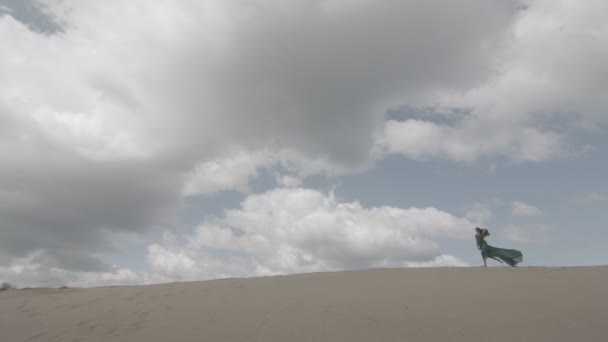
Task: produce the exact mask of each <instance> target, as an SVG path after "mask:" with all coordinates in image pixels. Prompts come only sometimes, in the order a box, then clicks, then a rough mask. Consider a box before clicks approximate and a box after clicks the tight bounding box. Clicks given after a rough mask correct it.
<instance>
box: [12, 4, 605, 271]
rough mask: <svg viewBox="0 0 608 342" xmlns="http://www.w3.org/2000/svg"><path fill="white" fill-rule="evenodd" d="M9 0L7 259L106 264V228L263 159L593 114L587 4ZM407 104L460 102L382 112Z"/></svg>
mask: <svg viewBox="0 0 608 342" xmlns="http://www.w3.org/2000/svg"><path fill="white" fill-rule="evenodd" d="M19 3H24V2H11V5H10V6H9V5H7V6H9V8H10V9H11V11H12V13H11V14H4V15H1V16H0V39H1V40H2V42H3V44H4V45H6V46H9V47H10V48H9V49H5V50H3V53H2V57H1V58H0V74H2V80H1V81H0V165H2V168H0V204H2V205H1V206H0V250H2V255H3V257H4V259H5V260H7V261H4V262H3V264H10V263H11V262H12V260H13V259H15V260H16V259H19V260H21V258H27V257H28V255H31V253H33V252H36V251H40V250H43V251H44V258H39V262H43V263H45V267H48V268H53V267H55V268H57V267H59V268H66V269H69V271H70V272H71V271H74V272H77V271H83V272H103V270H104V269H105V270H107V269H111V267H112V266H110V265H107V264H106V263H104V262H103V260H101V259H100V258H98V257H97V255H99V254H100V253H107V252H111V251H113V250H116V248H117V247H116V239H117V235H116V234H122V233H124V232H127V233H131V232H134V233H142V232H146V231H149V230H150V229H151V228H152V227H158V226H161V227H170V226H173V225H174V224H175V222H174V221H175V217H174V216H175V215H176V212H177V210H178V208H179V205H180V201H182V199H183V198H182V197H183V196H184V195H193V194H212V193H214V192H217V191H222V190H230V189H232V190H234V189H236V190H238V191H243V192H245V193H247V192H248V191H249V188H248V179H250V178H251V177H255V175H256V174H257V172H258V170H260V168H265V167H275V168H278V169H280V173H281V174H283V171H285V172H284V173H285V174H288V175H291V176H293V177H297V178H300V179H303V178H305V177H307V176H310V175H313V174H319V173H328V174H330V173H334V174H340V173H346V172H356V171H361V170H364V169H366V168H368V167H370V166H371V165H373V162H374V161H375V159H374V158H375V157H377V156H376V155H374V151H378V150H380V152H381V153H380V157H381V156H383V155H384V154H383V153H396V154H402V155H404V156H406V157H408V158H412V159H416V160H427V159H432V158H447V159H450V160H456V161H474V160H477V159H480V158H488V159H491V158H503V157H506V158H508V159H511V160H515V161H534V162H538V161H543V160H547V159H551V158H558V157H560V156H562V155H563V154H564V153H566V152H568V149H569V147H570V145H569V141H568V139H567V136H565V134H566V133H567V131H568V129H570V126H571V125H573V126H575V127H582V128H583V129H590V130H601V129H603V127H605V124H606V116H605V115H603V114H604V113H605V110H606V108H607V106H606V102H605V99H604V98H605V97H604V96H602V95H603V94H604V93H606V91H605V90H606V89H605V87H606V84H608V82H605V79H604V77H605V76H604V75H606V73H605V72H603V70H604V69H605V65H604V64H602V63H601V62H593V61H601V60H606V58H605V57H606V56H605V55H606V47H605V44H603V42H604V41H606V39H605V32H606V30H603V28H605V25H606V23H605V21H604V20H603V18H602V17H601V16H598V13H603V12H605V11H604V9H605V8H604V7H605V6H606V4H605V2H602V1H595V2H585V3H582V2H573V1H563V2H559V3H557V2H552V1H540V0H539V1H535V2H531V3H530V4H529V6H528V8H527V9H521V6H519V2H518V1H501V0H495V1H487V0H465V1H461V2H458V3H454V2H443V3H439V2H429V1H422V0H412V1H369V0H358V1H343V0H331V1H327V0H324V1H321V0H312V1H310V0H307V1H305V0H287V1H275V0H255V1H248V2H243V1H240V0H228V1H218V0H204V1H194V0H175V1H171V2H150V1H145V0H132V1H121V0H108V1H102V2H100V1H94V0H61V1H55V0H44V1H37V2H28V4H39V5H40V6H38V7H36V8H37V9H38V10H39V11H38V12H41V13H42V14H43V15H44V18H46V19H40V18H38V17H36V16H32V15H29V14H27V13H26V14H24V15H21V14H20V15H17V14H15V13H16V12H17V10H16V8H18V7H17V6H21V5H18V4H19ZM28 6H29V5H28ZM585 6H588V7H585ZM570 9H576V10H570ZM4 12H6V11H4ZM480 13H481V15H480ZM36 18H38V19H36ZM430 19H432V20H430ZM44 20H46V23H47V24H48V25H47V24H43V25H39V26H38V28H35V27H34V26H32V25H33V24H32V23H35V22H37V23H43V22H44ZM50 23H52V24H53V25H55V26H52V25H51V24H50ZM45 25H46V26H45ZM49 25H51V26H49ZM58 25H59V26H60V27H57V26H58ZM446 28H449V29H446ZM41 31H42V32H41ZM547 53H550V54H551V56H552V58H551V59H547V58H545V56H546V55H547ZM590 61H591V62H590ZM522 90H523V91H522ZM404 104H406V105H411V106H415V107H416V106H422V107H428V106H431V107H437V108H440V109H441V108H447V109H450V110H451V109H454V108H466V109H467V110H468V112H467V113H468V114H466V115H463V114H462V113H460V114H453V113H452V114H450V112H449V111H448V116H449V118H450V120H447V121H446V122H440V121H437V120H431V119H424V118H422V119H421V118H417V119H411V118H410V119H405V120H402V121H397V120H388V121H386V120H385V111H386V110H387V109H388V108H392V107H395V106H401V105H404ZM568 113H575V115H576V116H575V118H576V120H575V122H574V123H572V122H569V121H567V120H566V122H567V124H568V125H567V126H566V127H561V126H560V125H559V124H558V125H557V126H559V127H558V128H555V127H554V126H555V125H556V122H557V123H559V122H562V121H560V118H563V116H564V115H567V114H568ZM260 151H262V152H260ZM288 183H289V184H292V185H294V184H297V182H290V181H287V183H284V185H289V184H288ZM222 227H223V226H222ZM159 246H161V245H159ZM290 246H291V245H290ZM161 247H163V246H161ZM285 248H287V247H285ZM299 248H301V246H300V247H299ZM65 250H68V251H70V254H69V256H67V255H66V254H65V253H64V252H62V251H65ZM169 251H170V252H171V253H173V254H175V253H177V252H176V251H171V250H169ZM160 252H161V250H158V253H159V254H162V253H160ZM281 253H283V254H281V255H291V254H290V253H292V251H291V250H289V248H287V249H284V250H282V251H281ZM293 253H296V252H293ZM176 256H177V257H176V258H175V259H174V260H175V262H178V261H179V262H181V261H180V260H182V261H184V260H186V259H180V257H179V256H180V254H179V253H177V254H176ZM302 257H303V258H304V257H305V256H302ZM167 258H169V257H168V256H167ZM217 260H218V265H221V260H222V258H221V257H218V259H217ZM323 260H325V259H323ZM328 260H329V259H328ZM330 261H332V260H330ZM184 262H186V261H184ZM324 262H325V261H324ZM332 262H335V263H338V261H337V260H333V261H332ZM343 262H344V261H343ZM178 264H179V263H178ZM295 264H296V265H298V263H295ZM224 266H225V263H224ZM313 266H314V267H319V268H321V267H324V266H323V265H322V264H319V265H315V264H313ZM313 266H311V268H314V267H313ZM180 267H184V266H183V265H182V266H180ZM218 267H219V266H218ZM264 267H266V268H267V269H268V270H271V271H272V270H285V269H288V268H289V267H287V266H285V267H283V266H281V267H279V266H273V265H265V266H264ZM327 267H329V266H327ZM332 267H333V266H332ZM53 269H54V268H53ZM246 269H249V268H246ZM213 272H215V273H219V272H220V271H219V269H218V270H217V271H213ZM230 272H233V273H234V272H236V271H230Z"/></svg>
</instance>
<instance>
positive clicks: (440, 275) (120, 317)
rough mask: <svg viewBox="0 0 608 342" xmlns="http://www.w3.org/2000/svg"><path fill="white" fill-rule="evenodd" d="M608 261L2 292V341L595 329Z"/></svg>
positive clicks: (500, 336)
mask: <svg viewBox="0 0 608 342" xmlns="http://www.w3.org/2000/svg"><path fill="white" fill-rule="evenodd" d="M607 336H608V267H575V268H542V267H520V268H509V267H490V268H485V269H484V268H481V267H479V268H428V269H389V270H368V271H353V272H337V273H315V274H302V275H294V276H278V277H266V278H253V279H225V280H215V281H207V282H191V283H174V284H161V285H148V286H130V287H127V286H125V287H122V286H121V287H104V288H91V289H31V290H11V291H6V292H2V293H0V341H2V342H17V341H68V342H75V341H82V342H85V341H142V342H143V341H145V342H157V341H158V342H167V341H170V342H180V341H184V342H186V341H197V342H199V341H218V342H219V341H226V342H229V341H239V342H250V341H251V342H252V341H262V342H273V341H280V342H298V341H349V342H354V341H365V342H371V341H467V342H473V341H474V342H478V341H496V342H499V341H509V342H514V341H535V342H540V341H552V342H556V341H568V342H572V341H575V342H582V341H604V340H606V339H607V338H608V337H607Z"/></svg>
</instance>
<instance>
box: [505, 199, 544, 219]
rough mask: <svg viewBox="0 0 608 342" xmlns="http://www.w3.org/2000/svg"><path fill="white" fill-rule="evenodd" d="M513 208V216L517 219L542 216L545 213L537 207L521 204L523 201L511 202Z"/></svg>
mask: <svg viewBox="0 0 608 342" xmlns="http://www.w3.org/2000/svg"><path fill="white" fill-rule="evenodd" d="M511 206H512V208H513V210H512V212H511V213H512V214H513V216H517V217H525V216H541V215H543V212H542V211H541V210H540V209H538V208H537V207H535V206H533V205H530V204H527V203H524V202H521V201H513V202H511Z"/></svg>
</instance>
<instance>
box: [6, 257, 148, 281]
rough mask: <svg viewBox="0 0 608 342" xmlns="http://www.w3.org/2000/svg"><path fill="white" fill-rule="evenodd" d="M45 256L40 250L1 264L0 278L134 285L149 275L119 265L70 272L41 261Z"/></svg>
mask: <svg viewBox="0 0 608 342" xmlns="http://www.w3.org/2000/svg"><path fill="white" fill-rule="evenodd" d="M46 257H47V256H46V255H45V253H44V252H43V251H34V252H32V253H30V254H29V255H28V256H26V257H23V258H15V259H13V260H12V261H11V263H10V264H8V265H0V280H1V281H6V282H9V283H11V284H14V285H15V286H17V287H19V288H24V287H41V286H42V287H60V286H70V287H90V286H106V285H137V284H143V283H145V282H147V281H146V279H147V278H148V276H147V275H145V274H138V273H136V272H134V271H132V270H130V269H126V268H120V267H111V268H109V269H107V270H105V271H97V272H82V271H71V270H68V269H65V268H62V267H61V266H60V265H59V264H55V265H54V266H53V265H49V263H48V262H46V261H45V260H44V259H45V258H46ZM56 266H58V267H56Z"/></svg>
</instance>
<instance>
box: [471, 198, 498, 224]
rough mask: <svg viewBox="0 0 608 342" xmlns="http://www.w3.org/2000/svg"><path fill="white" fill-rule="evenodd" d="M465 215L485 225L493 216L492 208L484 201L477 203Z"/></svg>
mask: <svg viewBox="0 0 608 342" xmlns="http://www.w3.org/2000/svg"><path fill="white" fill-rule="evenodd" d="M465 217H466V218H467V219H469V220H471V221H473V222H474V223H476V224H481V225H483V224H485V223H486V222H487V221H488V220H489V219H490V218H491V217H492V210H491V209H490V208H489V206H488V205H486V204H484V203H475V204H473V205H472V206H471V207H470V208H469V209H468V210H467V211H466V213H465Z"/></svg>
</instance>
